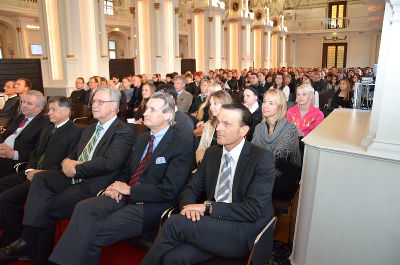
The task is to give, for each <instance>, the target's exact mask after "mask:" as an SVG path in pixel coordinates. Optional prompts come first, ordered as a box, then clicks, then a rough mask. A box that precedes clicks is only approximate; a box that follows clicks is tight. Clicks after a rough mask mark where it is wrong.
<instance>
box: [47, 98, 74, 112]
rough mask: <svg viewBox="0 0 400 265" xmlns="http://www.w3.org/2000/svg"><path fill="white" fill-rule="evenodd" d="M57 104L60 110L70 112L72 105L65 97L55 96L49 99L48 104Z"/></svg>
mask: <svg viewBox="0 0 400 265" xmlns="http://www.w3.org/2000/svg"><path fill="white" fill-rule="evenodd" d="M55 102H57V103H58V106H60V107H62V108H68V109H69V110H72V103H71V100H70V99H69V98H67V97H64V96H55V97H51V98H49V101H48V103H49V104H50V103H55Z"/></svg>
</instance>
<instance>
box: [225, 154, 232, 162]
mask: <svg viewBox="0 0 400 265" xmlns="http://www.w3.org/2000/svg"><path fill="white" fill-rule="evenodd" d="M231 159H232V156H231V155H230V154H229V153H226V154H225V161H226V162H227V163H230V162H231Z"/></svg>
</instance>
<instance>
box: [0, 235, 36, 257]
mask: <svg viewBox="0 0 400 265" xmlns="http://www.w3.org/2000/svg"><path fill="white" fill-rule="evenodd" d="M0 259H2V260H5V259H21V260H34V259H35V251H34V250H33V249H32V248H31V246H29V244H28V243H27V242H26V241H25V240H23V239H22V238H20V239H17V240H16V241H14V242H13V243H11V244H10V245H8V246H7V247H5V248H0Z"/></svg>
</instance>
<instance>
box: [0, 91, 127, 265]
mask: <svg viewBox="0 0 400 265" xmlns="http://www.w3.org/2000/svg"><path fill="white" fill-rule="evenodd" d="M27 97H28V96H27ZM119 101H120V92H119V90H116V89H112V88H105V87H101V88H97V89H96V93H95V94H94V95H93V100H92V102H93V105H92V111H93V117H94V118H95V119H97V120H98V122H97V123H94V124H92V125H89V126H88V127H86V129H85V130H84V131H83V132H82V136H81V138H80V141H79V143H78V144H77V145H76V147H75V149H74V151H73V152H72V153H70V154H69V155H68V157H67V158H66V159H64V160H63V162H62V165H61V166H62V171H54V170H45V171H41V172H38V173H36V174H35V177H34V178H33V180H32V182H31V185H30V190H29V193H28V197H27V200H26V204H25V205H26V209H25V214H24V219H23V225H24V228H23V232H22V237H21V238H19V239H17V240H16V241H14V242H13V243H11V244H9V245H8V246H6V247H4V248H1V249H0V258H1V259H15V258H20V257H25V258H27V257H28V258H30V259H34V258H35V257H36V253H38V256H37V257H38V258H42V259H44V261H41V262H46V261H47V257H46V255H44V254H43V253H47V252H48V250H49V249H51V245H52V239H53V238H54V234H53V233H54V226H55V223H56V222H57V221H58V220H61V219H67V218H70V216H71V215H72V211H73V209H74V207H75V205H76V204H77V203H78V202H79V201H81V200H84V199H87V198H90V197H93V196H95V195H96V194H97V193H98V192H99V190H101V189H103V188H105V187H107V186H108V185H109V184H110V183H112V182H113V181H114V180H115V179H116V178H117V177H118V176H119V173H120V170H121V168H122V166H123V165H124V164H125V161H126V159H127V157H128V155H129V154H130V153H131V152H132V146H133V139H134V133H133V131H132V129H131V128H129V127H128V126H127V125H125V124H124V123H123V122H122V121H121V120H120V119H118V118H117V116H116V115H117V112H118V104H119ZM24 102H25V98H24ZM26 161H27V160H26ZM38 240H40V244H38ZM73 243H74V244H76V243H77V241H75V242H73ZM75 254H76V253H75ZM75 254H74V256H75ZM75 264H84V263H79V262H78V263H75Z"/></svg>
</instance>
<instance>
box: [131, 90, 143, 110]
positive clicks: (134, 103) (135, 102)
mask: <svg viewBox="0 0 400 265" xmlns="http://www.w3.org/2000/svg"><path fill="white" fill-rule="evenodd" d="M132 88H133V94H132V98H131V99H130V101H129V102H128V108H130V109H133V108H137V107H139V105H140V102H142V99H143V96H142V88H143V84H141V85H140V87H132Z"/></svg>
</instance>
